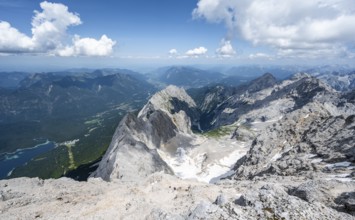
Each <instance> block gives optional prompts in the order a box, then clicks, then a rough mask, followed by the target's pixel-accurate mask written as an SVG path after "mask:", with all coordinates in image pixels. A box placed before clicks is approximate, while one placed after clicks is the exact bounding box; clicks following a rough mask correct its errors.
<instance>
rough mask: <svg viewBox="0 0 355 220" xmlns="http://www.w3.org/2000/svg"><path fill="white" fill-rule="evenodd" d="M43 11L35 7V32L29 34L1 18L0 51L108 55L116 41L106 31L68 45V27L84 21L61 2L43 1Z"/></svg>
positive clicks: (77, 38) (41, 5)
mask: <svg viewBox="0 0 355 220" xmlns="http://www.w3.org/2000/svg"><path fill="white" fill-rule="evenodd" d="M40 7H41V9H42V11H41V12H39V11H34V13H35V15H34V16H33V18H32V29H31V30H32V36H31V37H28V36H26V35H25V34H23V33H21V32H19V31H18V30H17V29H15V28H13V27H11V25H10V24H9V23H8V22H4V21H2V22H0V31H1V35H0V52H2V53H28V52H30V53H45V54H51V55H60V56H106V55H109V54H111V53H112V50H113V46H114V45H115V43H116V42H114V41H113V40H111V39H109V38H108V37H107V36H106V35H103V36H102V37H101V39H99V40H95V39H92V38H80V37H78V36H75V37H74V38H73V39H72V42H73V45H65V41H66V40H67V38H68V34H67V29H68V28H69V27H70V26H76V25H80V24H81V23H82V22H81V20H80V17H79V15H78V14H76V13H72V12H69V11H68V7H67V6H65V5H63V4H60V3H50V2H47V1H44V2H42V3H40Z"/></svg>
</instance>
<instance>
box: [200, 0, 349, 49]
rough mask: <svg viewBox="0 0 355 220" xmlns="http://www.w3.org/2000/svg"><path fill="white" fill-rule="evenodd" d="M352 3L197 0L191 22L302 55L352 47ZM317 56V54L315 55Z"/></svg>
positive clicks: (322, 0) (290, 0)
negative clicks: (195, 20)
mask: <svg viewBox="0 0 355 220" xmlns="http://www.w3.org/2000/svg"><path fill="white" fill-rule="evenodd" d="M354 11H355V1H353V0H342V1H339V0H283V1H279V0H264V1H258V0H199V2H198V4H197V8H196V9H195V10H194V11H193V16H194V17H195V18H204V19H206V20H207V21H209V22H217V23H220V22H223V23H224V24H225V25H226V27H227V28H228V30H229V32H228V34H229V35H230V36H231V35H233V36H236V35H238V36H242V37H243V38H244V39H246V40H248V41H250V42H252V43H253V44H254V45H268V46H271V47H273V48H276V49H277V50H279V52H280V53H283V52H284V51H297V52H301V53H303V54H306V53H307V52H309V53H310V54H314V50H320V51H323V52H327V53H328V54H322V55H326V56H329V55H336V54H335V53H334V52H333V51H332V50H329V49H331V48H333V47H334V45H337V46H336V47H339V46H341V47H346V45H347V44H353V43H354V37H353V36H355V12H354ZM319 54H320V55H321V53H319Z"/></svg>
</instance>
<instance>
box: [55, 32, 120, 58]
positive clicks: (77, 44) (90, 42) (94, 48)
mask: <svg viewBox="0 0 355 220" xmlns="http://www.w3.org/2000/svg"><path fill="white" fill-rule="evenodd" d="M114 45H115V42H114V41H113V40H111V39H110V38H108V37H107V36H106V35H102V37H101V38H100V39H99V40H96V39H93V38H80V36H78V35H76V36H75V37H74V39H73V45H72V46H67V47H65V48H64V49H61V50H59V51H58V55H60V56H106V55H108V54H111V53H112V48H113V46H114Z"/></svg>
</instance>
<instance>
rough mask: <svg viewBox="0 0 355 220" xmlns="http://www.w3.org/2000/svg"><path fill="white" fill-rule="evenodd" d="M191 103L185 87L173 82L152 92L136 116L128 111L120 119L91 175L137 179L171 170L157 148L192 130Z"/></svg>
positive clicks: (194, 112)
mask: <svg viewBox="0 0 355 220" xmlns="http://www.w3.org/2000/svg"><path fill="white" fill-rule="evenodd" d="M195 106H196V104H195V102H194V101H193V100H192V99H191V98H190V96H188V95H187V94H186V92H185V90H183V89H181V88H178V87H176V86H168V87H167V88H166V89H165V90H162V91H160V92H158V93H157V94H155V95H154V96H153V97H152V98H151V99H150V100H149V102H148V103H147V104H146V105H145V106H144V107H143V109H142V110H141V111H140V112H139V114H138V116H135V115H134V114H128V115H127V116H126V117H125V118H123V119H122V121H121V123H120V124H119V126H118V128H117V129H116V132H115V134H114V136H113V138H112V142H111V144H110V147H109V149H108V150H107V152H106V154H105V155H104V157H103V158H102V161H101V162H100V164H99V167H98V169H97V170H96V171H95V172H94V173H93V174H92V177H101V178H103V179H104V180H107V181H110V180H112V179H121V180H123V181H140V180H141V179H142V178H145V177H147V176H148V175H150V174H152V173H155V172H159V171H163V172H166V173H170V174H173V172H172V170H171V169H170V168H169V167H168V166H167V164H166V163H165V161H163V160H162V159H161V157H160V156H159V154H158V152H157V150H158V149H159V148H160V147H161V146H162V145H164V144H165V143H167V142H168V141H169V140H171V139H172V138H174V137H175V136H176V135H178V134H180V133H186V134H191V133H192V132H191V121H190V117H188V116H187V114H190V115H191V117H192V118H193V117H194V116H196V115H197V114H198V113H197V111H196V110H195V109H194V108H195Z"/></svg>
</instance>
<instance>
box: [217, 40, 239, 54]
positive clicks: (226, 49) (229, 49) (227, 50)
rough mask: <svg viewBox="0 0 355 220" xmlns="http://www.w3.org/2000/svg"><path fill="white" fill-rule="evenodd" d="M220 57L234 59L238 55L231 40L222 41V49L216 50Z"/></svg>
mask: <svg viewBox="0 0 355 220" xmlns="http://www.w3.org/2000/svg"><path fill="white" fill-rule="evenodd" d="M216 53H217V55H218V56H219V57H226V58H228V57H232V56H234V55H235V54H236V52H235V50H234V49H233V46H232V44H231V42H230V41H229V40H225V39H222V41H221V47H220V48H218V49H217V50H216Z"/></svg>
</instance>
